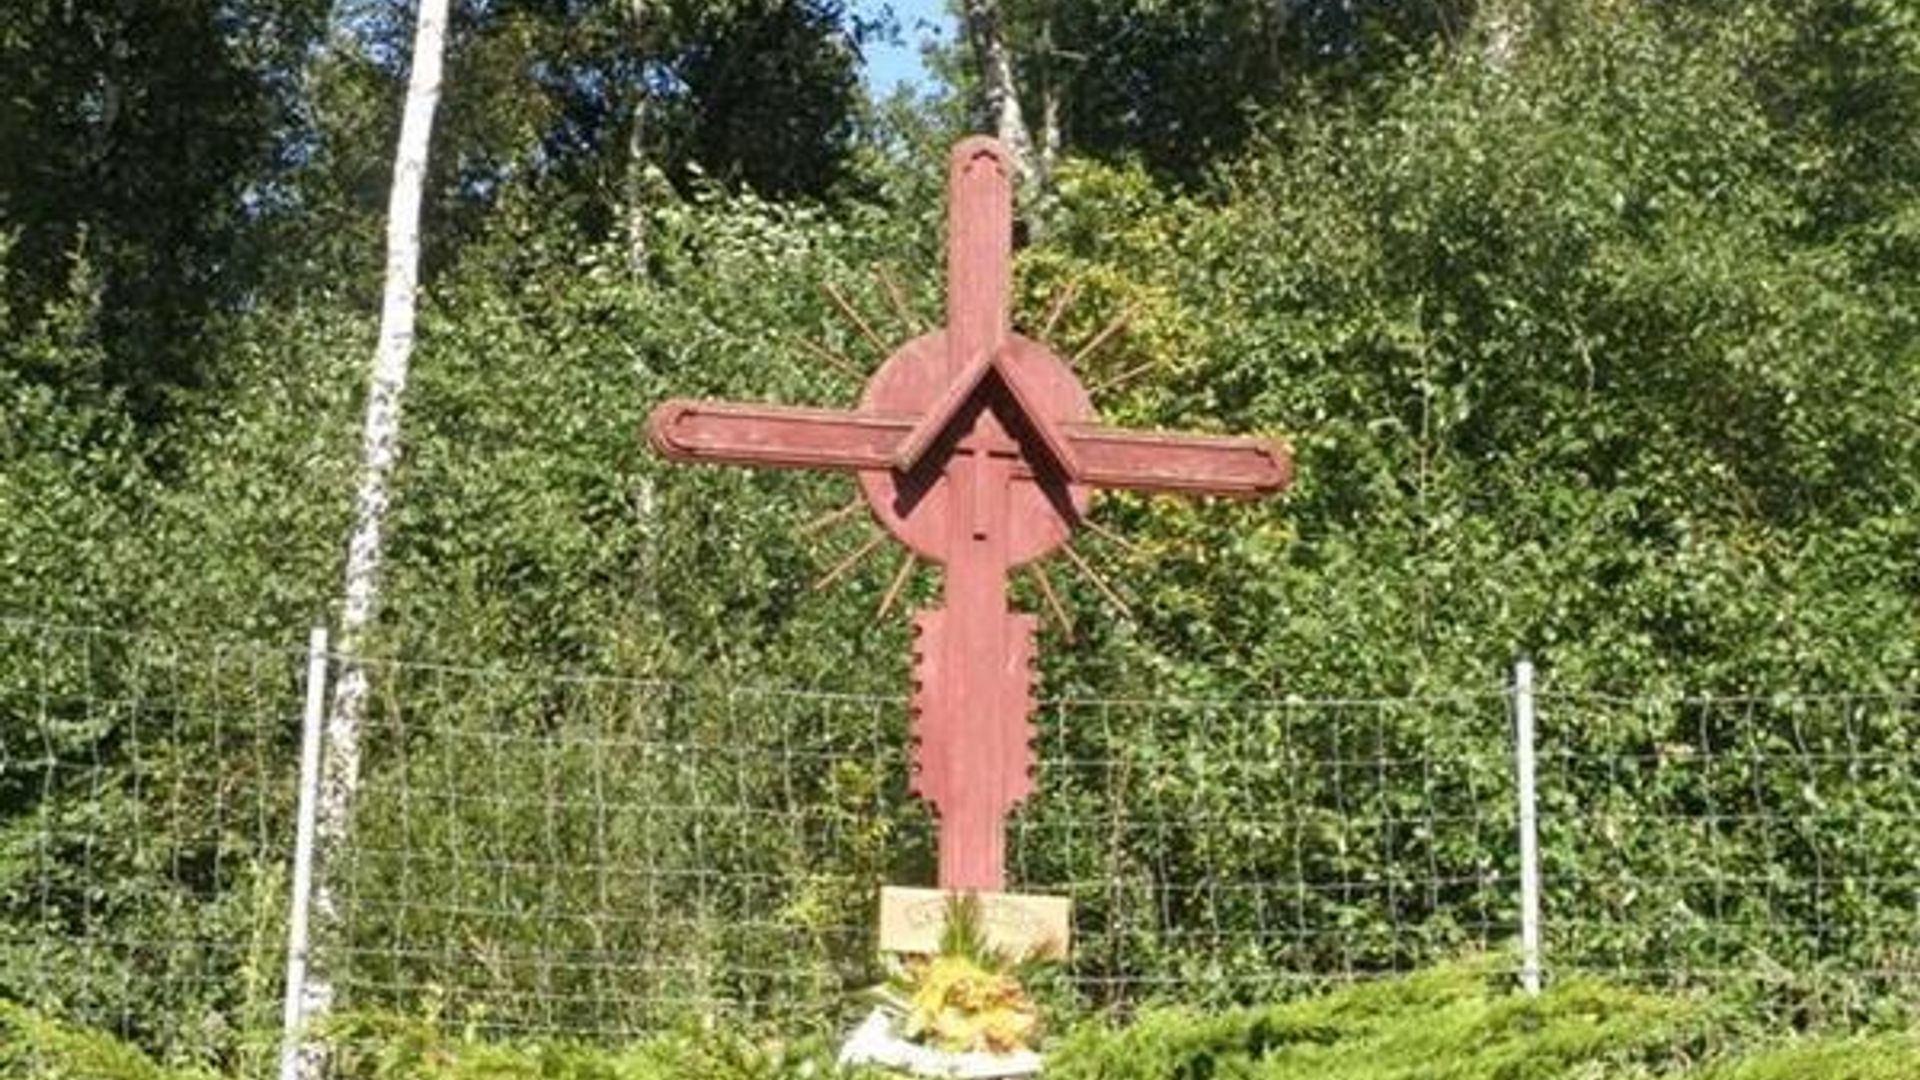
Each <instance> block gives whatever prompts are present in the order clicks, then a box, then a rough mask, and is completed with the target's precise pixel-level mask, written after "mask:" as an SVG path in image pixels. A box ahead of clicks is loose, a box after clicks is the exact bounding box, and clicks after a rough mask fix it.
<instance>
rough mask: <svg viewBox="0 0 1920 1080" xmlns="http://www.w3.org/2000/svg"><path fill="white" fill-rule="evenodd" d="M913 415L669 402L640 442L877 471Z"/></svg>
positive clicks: (702, 454)
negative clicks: (644, 440) (645, 438)
mask: <svg viewBox="0 0 1920 1080" xmlns="http://www.w3.org/2000/svg"><path fill="white" fill-rule="evenodd" d="M915 419H916V418H915V417H913V416H897V417H896V416H885V415H880V414H876V413H857V412H847V411H845V410H843V409H808V408H801V407H797V406H792V405H757V404H746V403H736V402H726V401H669V402H667V403H665V404H663V405H661V406H660V407H659V408H657V409H655V410H653V416H652V418H651V419H650V420H648V422H647V440H648V441H649V442H651V443H652V444H653V447H654V449H656V450H658V451H660V453H661V454H663V455H665V456H666V457H668V458H670V459H673V460H675V461H704V462H713V463H715V464H724V465H760V466H764V467H770V468H780V469H830V470H837V471H846V472H852V471H857V470H860V469H884V468H887V467H888V465H889V464H890V463H891V461H892V460H893V453H894V449H895V448H896V447H897V446H898V445H899V444H900V441H901V440H902V439H904V438H906V436H907V433H908V432H910V431H912V430H913V423H914V420H915Z"/></svg>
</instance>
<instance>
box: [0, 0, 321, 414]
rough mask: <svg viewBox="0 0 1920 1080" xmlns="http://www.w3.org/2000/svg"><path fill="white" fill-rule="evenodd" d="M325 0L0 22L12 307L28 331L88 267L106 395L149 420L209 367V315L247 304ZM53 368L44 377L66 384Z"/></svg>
mask: <svg viewBox="0 0 1920 1080" xmlns="http://www.w3.org/2000/svg"><path fill="white" fill-rule="evenodd" d="M324 13H325V5H324V4H323V3H320V2H319V0H293V2H290V3H278V4H271V5H268V4H261V3H246V2H221V0H184V2H181V3H168V4H140V3H113V4H104V3H103V4H72V3H55V2H52V0H25V2H23V3H20V4H15V5H10V6H9V10H8V13H7V17H6V19H5V20H4V21H5V26H4V27H0V146H4V147H5V148H6V151H5V153H3V154H0V230H7V231H11V232H13V233H15V234H16V237H15V239H16V242H15V243H14V244H13V245H12V247H11V250H10V251H8V252H7V253H6V259H7V266H6V271H7V273H6V275H5V282H6V285H5V288H4V290H3V291H0V303H5V304H6V305H7V306H8V307H9V308H10V309H11V314H12V315H13V317H14V318H15V319H16V321H17V323H18V325H21V326H30V325H31V324H32V323H33V322H34V321H35V320H37V319H39V318H41V317H43V316H45V315H46V314H47V313H48V312H49V311H50V310H51V309H52V308H54V307H57V306H58V305H59V304H60V303H62V302H63V301H64V299H65V298H66V297H67V296H68V295H69V286H70V285H71V284H72V281H73V273H74V268H75V267H76V266H78V265H80V264H81V262H82V261H84V263H85V265H86V266H88V267H89V268H90V270H91V272H92V274H93V275H94V278H95V281H94V285H95V287H96V288H97V290H98V295H99V305H100V310H99V331H100V337H101V344H102V347H103V349H104V350H105V355H104V358H103V363H102V364H101V366H100V369H99V371H98V373H97V378H98V381H99V383H100V386H101V388H102V389H105V390H108V391H110V392H113V393H115V394H118V395H120V396H121V397H122V399H123V400H124V402H125V403H126V407H127V409H128V411H129V412H130V413H131V414H132V415H133V416H134V417H135V418H136V419H139V420H142V421H147V422H149V423H151V422H157V421H158V420H160V419H162V418H163V417H165V416H167V415H170V414H171V413H172V412H173V411H174V409H173V406H174V405H175V404H177V402H176V399H177V398H178V397H179V395H180V392H181V391H182V390H191V389H193V388H196V387H200V386H202V385H204V384H206V383H207V382H208V381H209V380H210V379H211V378H213V377H214V376H215V374H216V372H214V371H213V370H212V363H211V359H210V350H209V349H207V348H206V347H205V342H203V341H202V340H201V336H200V335H201V333H202V330H203V329H204V326H205V324H206V323H207V321H208V319H209V318H210V317H212V316H213V315H215V314H217V313H219V312H222V311H231V310H233V309H235V308H236V307H238V306H240V305H241V304H243V303H244V302H245V301H246V299H247V296H248V293H249V289H250V288H251V287H252V285H253V284H254V281H255V272H256V270H257V269H258V267H259V266H260V264H261V262H262V261H263V258H264V256H265V251H264V250H263V246H262V243H261V238H262V225H263V223H265V222H266V221H267V220H269V219H270V218H272V216H273V215H274V213H275V210H276V208H277V204H276V195H277V192H278V190H279V185H280V183H281V182H282V180H283V179H284V177H285V175H286V174H287V172H288V170H289V169H290V168H291V165H292V158H293V154H292V151H291V147H292V146H293V145H294V143H295V142H296V141H297V128H298V127H299V121H298V113H299V108H300V103H299V86H298V80H297V79H296V78H295V77H294V72H295V71H296V70H297V68H298V65H299V63H300V62H301V61H300V58H301V57H302V55H303V54H304V53H305V51H306V50H307V49H309V48H310V47H311V46H312V44H313V42H314V41H315V40H316V39H317V38H318V36H319V34H320V30H321V24H322V22H323V20H324ZM66 374H70V373H60V372H51V371H48V372H39V373H38V377H39V378H41V379H42V380H44V381H46V382H48V383H50V384H60V385H61V386H62V389H63V390H65V391H67V392H72V391H74V390H75V389H76V387H75V386H74V385H73V384H72V382H71V381H70V380H68V379H67V378H66Z"/></svg>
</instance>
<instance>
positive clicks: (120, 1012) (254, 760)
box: [0, 621, 301, 1054]
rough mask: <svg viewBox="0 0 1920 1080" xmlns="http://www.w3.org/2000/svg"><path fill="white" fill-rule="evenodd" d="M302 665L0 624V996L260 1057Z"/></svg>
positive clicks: (275, 989) (250, 654) (248, 650)
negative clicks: (255, 1052)
mask: <svg viewBox="0 0 1920 1080" xmlns="http://www.w3.org/2000/svg"><path fill="white" fill-rule="evenodd" d="M300 663H301V657H300V656H299V654H298V653H297V652H296V651H291V650H278V649H272V648H259V647H255V646H250V645H231V644H215V645H206V644H201V645H194V646H175V645H172V644H168V643H165V642H162V641H157V640H152V639H143V638H137V637H130V636H124V635H115V634H108V633H103V632H100V631H97V630H92V629H75V628H66V627H49V626H44V625H40V624H36V623H23V622H18V621H0V998H11V999H15V1000H20V1001H25V1002H29V1003H34V1004H40V1005H44V1006H49V1007H54V1008H57V1009H58V1010H59V1011H60V1012H62V1013H63V1014H65V1015H68V1016H71V1017H74V1018H75V1019H77V1020H80V1021H82V1022H86V1023H91V1024H94V1025H98V1026H101V1027H105V1028H110V1029H112V1030H114V1031H117V1032H120V1033H122V1034H124V1035H126V1036H128V1037H130V1038H132V1039H134V1040H136V1041H138V1042H140V1043H142V1044H145V1045H148V1046H154V1047H161V1048H173V1047H207V1048H216V1049H217V1050H218V1051H219V1052H220V1053H223V1054H232V1053H238V1052H240V1051H241V1050H242V1049H244V1048H246V1047H254V1048H256V1049H257V1047H258V1046H259V1045H260V1042H259V1039H258V1036H259V1035H260V1033H263V1032H267V1031H270V1030H271V1028H272V1026H273V1025H274V1023H275V1022H276V1019H277V1017H278V1011H277V1009H278V1003H279V993H280V986H279V964H280V962H281V958H282V956H283V955H284V954H283V948H284V938H285V924H284V921H283V919H284V911H285V900H286V886H285V882H286V871H287V865H288V861H287V855H288V852H289V851H290V850H291V846H292V837H293V834H292V832H291V829H290V826H291V823H292V820H293V819H292V805H293V798H294V786H293V781H294V773H293V771H292V770H291V769H290V768H289V767H288V762H289V761H291V760H292V755H293V753H294V747H295V746H296V744H297V739H298V736H299V714H298V705H297V703H298V701H299V693H300Z"/></svg>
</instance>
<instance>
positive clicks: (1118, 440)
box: [647, 401, 1293, 498]
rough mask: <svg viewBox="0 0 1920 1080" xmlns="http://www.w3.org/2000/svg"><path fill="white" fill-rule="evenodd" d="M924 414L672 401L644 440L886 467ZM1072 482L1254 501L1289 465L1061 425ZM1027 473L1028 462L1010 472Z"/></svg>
mask: <svg viewBox="0 0 1920 1080" xmlns="http://www.w3.org/2000/svg"><path fill="white" fill-rule="evenodd" d="M919 419H920V418H919V417H917V416H915V415H912V414H906V413H903V414H892V413H868V412H848V411H846V410H842V409H810V408H802V407H798V406H792V405H759V404H748V403H738V402H708V401H669V402H667V403H666V404H664V405H661V406H660V407H659V408H657V409H655V410H654V412H653V417H652V419H651V420H650V421H649V422H648V425H647V438H648V440H649V441H650V442H652V443H653V446H654V448H655V449H657V450H659V451H660V453H662V454H664V455H665V456H667V457H668V458H671V459H674V460H676V461H695V462H711V463H714V464H726V465H759V466H763V467H768V468H785V469H828V470H834V471H841V472H858V471H860V470H864V469H888V468H892V467H893V465H894V462H895V460H896V458H897V456H898V452H899V449H900V447H901V445H902V444H903V443H904V442H905V441H906V440H907V438H908V436H909V435H910V434H912V432H913V430H914V426H915V424H916V422H917V421H918V420H919ZM1060 431H1061V433H1062V434H1063V435H1064V437H1065V439H1066V442H1067V443H1068V444H1069V445H1071V446H1072V447H1073V456H1074V462H1075V465H1076V466H1077V469H1076V472H1077V474H1078V475H1076V476H1074V477H1072V479H1073V481H1074V482H1076V483H1082V484H1087V485H1090V486H1092V487H1098V488H1117V489H1123V490H1127V491H1141V492H1160V493H1168V494H1182V495H1225V496H1231V497H1239V498H1252V497H1256V496H1260V495H1267V494H1271V493H1273V492H1276V491H1280V490H1281V489H1283V488H1285V487H1286V486H1287V484H1288V482H1289V481H1291V480H1292V478H1293V461H1292V458H1291V457H1290V456H1289V455H1288V453H1287V449H1286V447H1285V446H1283V445H1281V444H1279V443H1276V442H1272V441H1269V440H1266V439H1252V438H1235V437H1226V436H1211V435H1172V434H1163V433H1160V432H1153V431H1130V430H1127V429H1124V428H1110V427H1102V426H1100V425H1098V424H1078V423H1067V424H1061V425H1060ZM1014 475H1016V476H1031V475H1032V468H1031V465H1030V464H1029V463H1026V462H1022V463H1021V465H1020V466H1019V467H1017V468H1016V469H1015V470H1014Z"/></svg>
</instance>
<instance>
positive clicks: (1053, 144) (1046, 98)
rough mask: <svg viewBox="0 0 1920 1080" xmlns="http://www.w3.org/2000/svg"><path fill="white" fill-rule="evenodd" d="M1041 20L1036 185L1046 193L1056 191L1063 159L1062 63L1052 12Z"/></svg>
mask: <svg viewBox="0 0 1920 1080" xmlns="http://www.w3.org/2000/svg"><path fill="white" fill-rule="evenodd" d="M1043 18H1044V19H1045V21H1044V22H1042V23H1041V24H1040V55H1041V57H1042V60H1041V63H1042V75H1041V79H1040V136H1039V146H1038V147H1036V149H1035V161H1034V169H1033V174H1034V186H1035V187H1037V188H1038V189H1039V190H1040V192H1041V194H1042V195H1043V196H1045V195H1047V194H1050V193H1051V192H1052V191H1053V167H1054V164H1055V163H1056V162H1057V161H1059V160H1060V66H1059V62H1058V57H1056V56H1055V54H1054V50H1053V15H1052V13H1050V12H1049V13H1047V14H1045V15H1044V16H1043Z"/></svg>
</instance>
